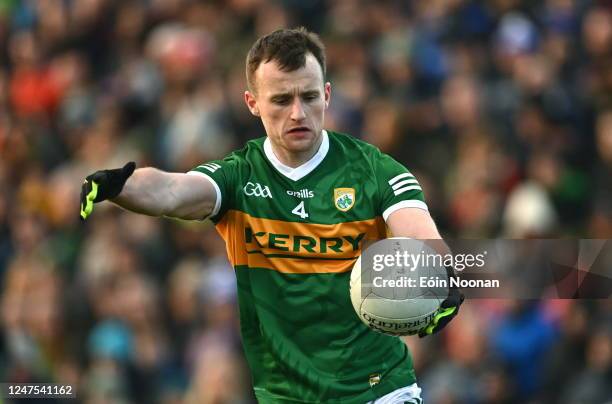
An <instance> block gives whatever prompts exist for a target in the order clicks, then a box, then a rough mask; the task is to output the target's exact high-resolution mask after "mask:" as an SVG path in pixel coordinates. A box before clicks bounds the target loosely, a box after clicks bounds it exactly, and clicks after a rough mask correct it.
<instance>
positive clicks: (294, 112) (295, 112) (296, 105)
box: [291, 97, 306, 122]
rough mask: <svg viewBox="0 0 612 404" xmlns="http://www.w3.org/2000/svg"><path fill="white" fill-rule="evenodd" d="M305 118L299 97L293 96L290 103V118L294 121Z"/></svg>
mask: <svg viewBox="0 0 612 404" xmlns="http://www.w3.org/2000/svg"><path fill="white" fill-rule="evenodd" d="M304 118H306V114H305V113H304V107H303V105H302V102H301V101H300V99H299V97H295V99H294V100H293V103H292V104H291V119H292V120H294V121H297V122H299V121H302V120H303V119H304Z"/></svg>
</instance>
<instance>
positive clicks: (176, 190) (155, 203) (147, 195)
mask: <svg viewBox="0 0 612 404" xmlns="http://www.w3.org/2000/svg"><path fill="white" fill-rule="evenodd" d="M215 197H216V195H215V192H214V189H213V187H212V185H211V184H210V183H209V182H208V181H207V180H206V179H203V178H200V177H197V176H192V175H187V174H184V173H168V172H164V171H161V170H158V169H156V168H153V167H145V168H141V169H138V170H136V171H134V174H132V176H131V177H130V178H129V179H128V180H127V182H126V183H125V186H124V187H123V190H122V191H121V193H120V194H119V196H117V197H116V198H114V199H112V202H114V203H115V204H117V205H119V206H121V207H123V208H125V209H128V210H130V211H132V212H136V213H141V214H144V215H149V216H168V217H174V218H180V219H201V218H203V217H206V216H207V215H208V214H209V213H210V212H211V211H212V209H213V207H214V203H215Z"/></svg>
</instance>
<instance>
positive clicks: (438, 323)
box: [419, 267, 465, 338]
mask: <svg viewBox="0 0 612 404" xmlns="http://www.w3.org/2000/svg"><path fill="white" fill-rule="evenodd" d="M446 273H447V274H448V279H449V283H450V278H451V277H453V276H455V273H454V271H453V268H451V267H446ZM464 298H465V297H464V296H463V293H461V290H459V288H458V287H456V286H453V287H449V289H448V297H447V298H446V299H445V300H444V301H443V302H442V303H440V308H439V309H438V312H437V313H436V315H435V317H434V318H433V320H431V322H430V323H429V325H428V326H427V327H425V328H423V329H422V330H421V331H419V337H421V338H423V337H426V336H427V335H431V334H435V333H437V332H438V331H440V330H441V329H443V328H444V327H446V324H448V323H450V321H451V320H452V319H453V318H455V316H456V315H457V313H459V307H461V303H463V300H464Z"/></svg>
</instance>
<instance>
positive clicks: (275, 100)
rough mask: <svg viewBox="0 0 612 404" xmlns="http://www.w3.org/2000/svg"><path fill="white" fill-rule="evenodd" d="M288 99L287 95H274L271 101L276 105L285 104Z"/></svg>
mask: <svg viewBox="0 0 612 404" xmlns="http://www.w3.org/2000/svg"><path fill="white" fill-rule="evenodd" d="M289 100H290V98H289V97H275V98H273V99H272V102H273V103H274V104H276V105H287V104H288V103H289Z"/></svg>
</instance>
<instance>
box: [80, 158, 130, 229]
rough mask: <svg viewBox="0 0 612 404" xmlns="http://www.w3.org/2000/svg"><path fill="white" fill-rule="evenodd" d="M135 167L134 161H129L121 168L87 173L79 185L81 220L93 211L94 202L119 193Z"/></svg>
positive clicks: (113, 196) (110, 197) (111, 197)
mask: <svg viewBox="0 0 612 404" xmlns="http://www.w3.org/2000/svg"><path fill="white" fill-rule="evenodd" d="M135 168H136V163H134V162H133V161H130V162H129V163H127V164H126V165H124V166H123V168H116V169H114V170H101V171H96V172H95V173H93V174H91V175H88V176H87V178H85V181H84V182H83V186H82V187H81V220H85V219H87V217H88V216H89V215H90V214H91V212H93V204H94V203H97V202H102V201H105V200H107V199H113V198H115V197H116V196H117V195H119V194H120V193H121V190H122V189H123V186H124V185H125V182H126V181H127V179H128V178H130V175H132V173H133V172H134V169H135Z"/></svg>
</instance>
